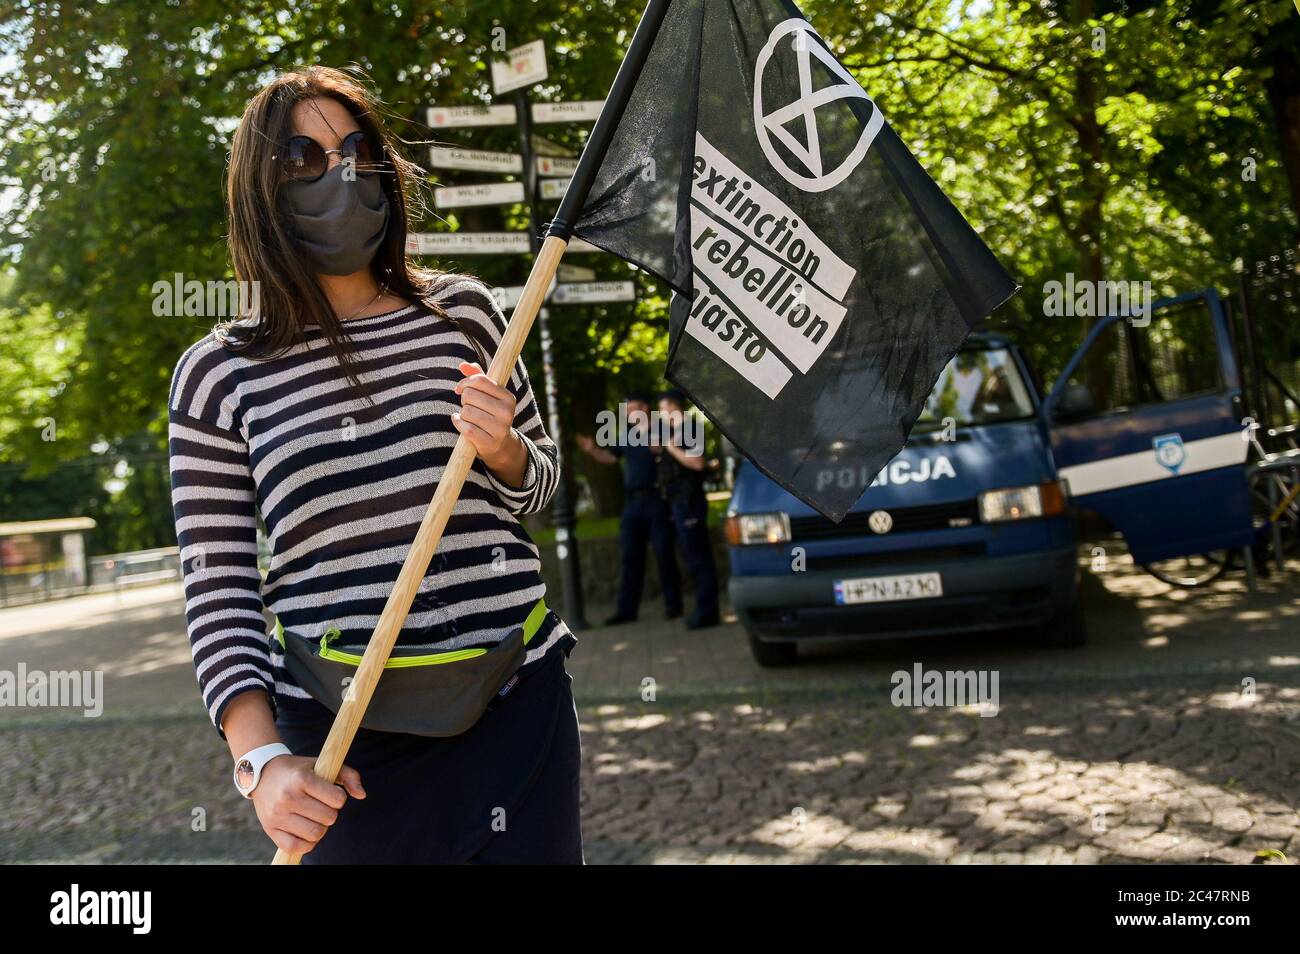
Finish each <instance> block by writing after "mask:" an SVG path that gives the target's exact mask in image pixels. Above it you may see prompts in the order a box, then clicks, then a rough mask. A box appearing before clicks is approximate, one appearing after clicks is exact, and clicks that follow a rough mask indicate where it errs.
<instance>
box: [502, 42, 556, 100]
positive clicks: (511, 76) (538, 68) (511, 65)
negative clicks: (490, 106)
mask: <svg viewBox="0 0 1300 954" xmlns="http://www.w3.org/2000/svg"><path fill="white" fill-rule="evenodd" d="M544 79H546V45H545V44H544V43H543V42H542V41H541V40H533V42H532V43H525V44H524V45H523V46H517V47H515V48H514V49H513V50H509V51H507V52H506V59H505V60H504V61H503V60H493V61H492V88H493V89H494V90H495V91H496V94H497V95H498V96H500V95H501V94H502V93H509V92H512V91H513V90H516V89H523V88H524V87H526V86H532V85H533V84H534V83H540V82H541V81H542V80H544Z"/></svg>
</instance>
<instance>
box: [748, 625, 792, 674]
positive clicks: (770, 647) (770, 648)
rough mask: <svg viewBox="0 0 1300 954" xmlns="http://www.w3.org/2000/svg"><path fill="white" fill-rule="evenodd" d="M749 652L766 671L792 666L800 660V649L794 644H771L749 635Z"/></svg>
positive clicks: (751, 634)
mask: <svg viewBox="0 0 1300 954" xmlns="http://www.w3.org/2000/svg"><path fill="white" fill-rule="evenodd" d="M749 651H750V652H751V653H753V654H754V661H755V662H756V663H758V664H759V665H760V666H762V667H763V668H764V669H772V668H775V667H777V666H789V665H792V664H793V663H794V662H795V660H796V659H798V658H799V647H798V646H796V645H795V644H794V643H769V642H765V641H764V640H761V639H759V638H758V637H757V636H755V635H754V634H753V633H750V634H749Z"/></svg>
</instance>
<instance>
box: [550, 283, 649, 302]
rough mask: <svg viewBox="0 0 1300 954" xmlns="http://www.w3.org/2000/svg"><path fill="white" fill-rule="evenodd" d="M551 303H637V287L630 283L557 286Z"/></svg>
mask: <svg viewBox="0 0 1300 954" xmlns="http://www.w3.org/2000/svg"><path fill="white" fill-rule="evenodd" d="M551 301H552V302H554V303H555V304H557V305H590V304H595V303H596V302H602V301H636V287H635V286H634V285H633V284H632V282H630V281H622V282H579V283H576V284H568V285H564V284H561V285H556V286H555V294H554V295H553V296H552V297H551Z"/></svg>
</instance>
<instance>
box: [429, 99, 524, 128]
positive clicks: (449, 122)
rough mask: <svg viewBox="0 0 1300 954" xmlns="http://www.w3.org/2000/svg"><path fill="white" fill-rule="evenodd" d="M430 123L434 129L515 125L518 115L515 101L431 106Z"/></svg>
mask: <svg viewBox="0 0 1300 954" xmlns="http://www.w3.org/2000/svg"><path fill="white" fill-rule="evenodd" d="M426 115H427V117H428V123H429V125H430V126H432V127H433V128H434V129H456V128H459V127H462V126H513V125H514V124H515V122H516V121H517V119H518V117H517V116H516V115H515V106H514V103H506V104H504V105H501V106H430V107H429V110H428V113H427V114H426Z"/></svg>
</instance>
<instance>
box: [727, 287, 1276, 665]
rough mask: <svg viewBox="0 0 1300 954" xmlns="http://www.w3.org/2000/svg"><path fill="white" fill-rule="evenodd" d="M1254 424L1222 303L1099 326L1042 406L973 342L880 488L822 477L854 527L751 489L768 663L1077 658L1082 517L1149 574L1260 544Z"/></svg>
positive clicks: (743, 611) (746, 521)
mask: <svg viewBox="0 0 1300 954" xmlns="http://www.w3.org/2000/svg"><path fill="white" fill-rule="evenodd" d="M1085 367H1086V368H1088V370H1089V372H1090V373H1089V374H1087V375H1085V374H1084V369H1085ZM1085 378H1088V379H1091V380H1094V381H1095V380H1097V379H1098V378H1100V379H1101V380H1102V381H1103V382H1104V390H1103V393H1099V394H1097V393H1093V392H1092V391H1091V390H1090V389H1089V386H1088V385H1087V384H1085V383H1084V379H1085ZM1242 413H1243V410H1242V397H1241V382H1240V377H1239V374H1238V370H1237V368H1236V365H1235V361H1234V360H1233V354H1232V349H1231V347H1230V336H1229V329H1228V325H1227V321H1226V316H1225V313H1224V310H1223V307H1222V303H1221V302H1220V300H1219V297H1218V295H1217V294H1215V292H1214V291H1213V290H1205V291H1202V292H1196V293H1192V294H1189V295H1184V296H1180V297H1179V298H1175V299H1170V300H1167V301H1162V302H1157V303H1156V304H1155V306H1154V307H1153V309H1152V311H1151V313H1150V316H1149V317H1148V319H1147V324H1146V326H1144V327H1140V328H1135V327H1134V324H1133V322H1132V321H1131V320H1125V319H1123V318H1119V317H1113V318H1108V319H1105V320H1103V321H1100V322H1098V323H1097V324H1096V326H1095V327H1094V328H1093V329H1092V331H1091V332H1090V333H1089V335H1088V336H1087V338H1086V340H1085V341H1084V343H1083V345H1082V346H1081V347H1080V348H1079V350H1078V351H1077V352H1076V353H1075V355H1074V356H1073V357H1072V358H1071V360H1070V361H1069V362H1068V363H1067V365H1066V368H1065V370H1064V372H1063V373H1062V375H1061V377H1060V380H1059V381H1058V382H1057V383H1056V385H1055V386H1054V387H1053V388H1052V390H1051V392H1050V393H1047V394H1044V392H1043V390H1042V388H1041V386H1040V384H1039V382H1038V381H1037V379H1036V377H1035V374H1034V372H1033V370H1032V369H1031V367H1030V365H1029V363H1028V361H1027V360H1026V357H1025V355H1024V353H1023V352H1022V351H1021V350H1020V349H1019V348H1018V347H1016V345H1015V344H1014V343H1013V342H1012V341H1011V339H1010V338H1008V337H1006V336H1004V335H1000V334H996V333H977V334H973V335H972V336H971V337H970V338H969V339H968V340H967V341H966V342H965V343H964V345H963V347H962V348H961V350H960V351H959V352H958V354H957V355H956V356H955V357H954V359H953V360H952V361H951V362H950V363H949V365H948V366H947V367H946V368H944V370H943V372H942V373H941V374H940V376H939V379H938V381H937V383H936V385H935V387H934V389H933V391H932V393H931V394H930V396H929V398H928V399H927V402H926V405H925V407H924V409H923V411H922V414H921V416H920V418H919V419H918V421H917V424H916V426H915V427H914V429H913V431H912V433H911V434H910V436H909V439H908V442H907V446H906V447H905V448H904V449H903V450H902V452H900V453H899V454H898V455H897V456H896V457H895V458H894V459H893V460H892V461H890V462H889V463H888V464H887V465H886V466H885V467H884V468H883V469H882V470H881V471H880V472H879V473H878V474H874V475H867V474H861V473H858V472H856V471H854V470H852V469H845V470H843V471H831V472H827V473H826V474H824V475H822V479H825V480H834V481H849V482H857V483H858V485H859V486H862V489H863V491H864V492H863V494H862V496H861V498H860V499H859V500H858V502H857V504H856V505H855V506H854V508H853V509H852V510H851V511H850V512H849V513H848V514H847V515H846V516H845V517H844V519H843V521H841V522H840V523H839V524H835V523H833V522H832V521H830V520H829V519H827V518H825V517H822V516H821V515H820V514H818V513H817V512H816V511H815V510H813V509H812V508H811V507H809V506H807V505H806V504H804V503H803V502H801V501H799V500H798V499H796V498H795V497H793V496H792V495H791V494H789V493H787V492H786V491H785V490H783V489H782V488H781V487H779V486H778V485H777V484H775V483H773V482H772V481H771V480H769V479H768V478H766V477H765V476H763V475H762V474H761V473H759V472H758V471H757V470H756V469H755V468H754V467H753V466H751V465H749V464H748V463H744V464H742V466H741V467H740V468H739V469H738V471H737V473H736V482H735V487H734V490H733V493H732V498H731V503H730V506H729V508H728V514H727V518H726V522H725V532H726V537H727V542H728V545H729V554H730V563H731V580H730V583H729V589H730V596H731V602H732V606H733V608H734V610H735V612H736V615H737V617H738V618H739V620H740V622H741V623H742V624H743V626H744V627H745V629H746V631H747V633H748V636H749V640H750V646H751V649H752V650H753V654H754V657H755V658H756V660H757V661H758V662H759V663H760V664H761V665H769V666H770V665H782V664H787V663H790V662H793V661H794V660H795V658H796V656H797V652H798V644H799V643H808V642H813V641H823V640H836V639H871V638H894V637H899V636H921V635H929V634H938V633H963V632H970V633H977V632H980V631H999V630H1005V629H1009V628H1012V627H1035V628H1037V629H1038V631H1039V632H1040V634H1041V636H1042V639H1043V640H1044V641H1045V642H1046V643H1048V644H1050V645H1056V646H1078V645H1082V644H1083V643H1084V642H1085V640H1086V638H1087V630H1086V626H1085V621H1084V618H1083V613H1082V611H1081V609H1080V604H1079V577H1080V562H1079V555H1078V553H1079V547H1078V540H1079V534H1078V524H1079V514H1080V512H1081V511H1085V510H1086V511H1090V512H1091V513H1093V514H1095V515H1096V516H1097V517H1099V518H1100V519H1101V520H1103V521H1105V522H1107V523H1109V524H1110V526H1112V527H1113V528H1114V529H1115V530H1117V531H1118V532H1120V533H1122V534H1123V535H1124V537H1125V542H1126V544H1127V546H1128V549H1129V551H1130V552H1131V553H1132V555H1133V558H1134V559H1135V561H1137V562H1139V563H1144V564H1145V563H1148V562H1153V561H1159V560H1164V559H1167V558H1170V557H1176V556H1178V555H1180V554H1197V553H1204V552H1206V551H1208V550H1211V549H1214V548H1235V547H1243V546H1246V545H1247V544H1248V543H1249V541H1250V539H1251V534H1252V530H1251V514H1250V505H1249V500H1248V495H1247V493H1246V492H1245V486H1244V483H1243V465H1244V463H1245V459H1246V455H1247V448H1248V445H1247V443H1246V442H1245V441H1243V440H1242V438H1241V425H1240V423H1239V422H1240V421H1241V417H1242Z"/></svg>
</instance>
